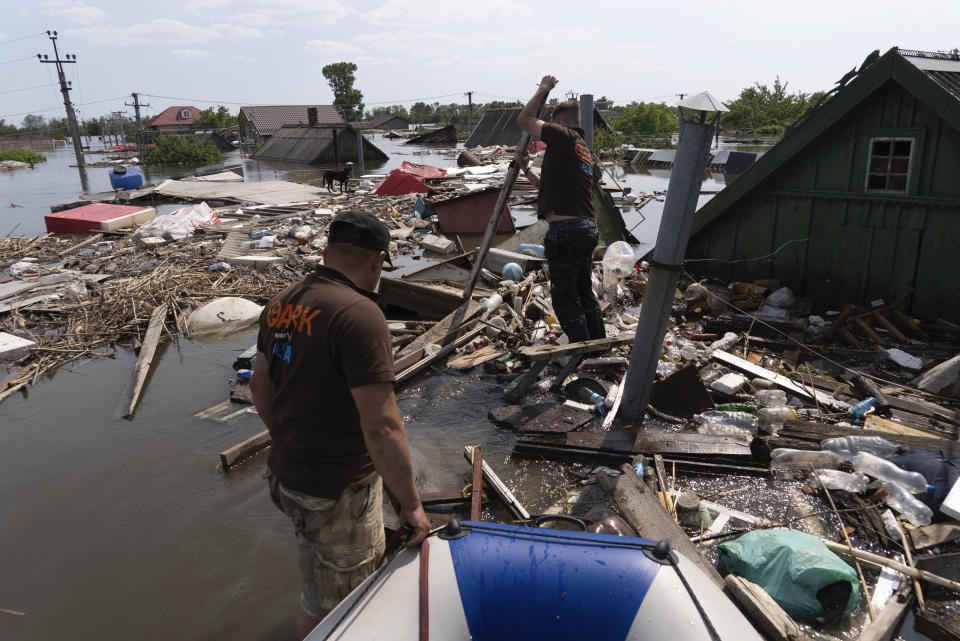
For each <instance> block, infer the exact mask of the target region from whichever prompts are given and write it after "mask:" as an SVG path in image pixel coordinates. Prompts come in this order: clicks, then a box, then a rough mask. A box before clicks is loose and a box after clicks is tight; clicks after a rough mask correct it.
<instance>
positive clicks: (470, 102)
mask: <svg viewBox="0 0 960 641" xmlns="http://www.w3.org/2000/svg"><path fill="white" fill-rule="evenodd" d="M464 95H465V96H466V97H467V129H469V130H470V131H473V92H472V91H468V92H467V93H466V94H464Z"/></svg>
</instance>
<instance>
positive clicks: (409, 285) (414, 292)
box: [380, 278, 460, 320]
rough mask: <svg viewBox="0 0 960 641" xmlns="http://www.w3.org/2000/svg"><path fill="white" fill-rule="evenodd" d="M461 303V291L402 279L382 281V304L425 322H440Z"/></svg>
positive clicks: (385, 279)
mask: <svg viewBox="0 0 960 641" xmlns="http://www.w3.org/2000/svg"><path fill="white" fill-rule="evenodd" d="M459 303H460V290H458V289H454V288H452V287H447V286H446V285H427V284H424V283H415V282H411V281H408V280H404V279H401V278H383V279H381V280H380V304H381V305H383V306H393V307H399V308H401V309H405V310H408V311H411V312H414V313H416V314H417V315H418V316H419V317H420V318H422V319H425V320H440V319H442V318H443V317H444V316H446V315H447V314H449V313H450V312H452V311H453V310H454V309H455V308H456V307H457V305H458V304H459Z"/></svg>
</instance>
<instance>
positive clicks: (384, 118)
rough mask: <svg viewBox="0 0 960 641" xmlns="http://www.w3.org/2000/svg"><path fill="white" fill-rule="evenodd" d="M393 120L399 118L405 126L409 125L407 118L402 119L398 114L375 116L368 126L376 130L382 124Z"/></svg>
mask: <svg viewBox="0 0 960 641" xmlns="http://www.w3.org/2000/svg"><path fill="white" fill-rule="evenodd" d="M394 118H399V119H400V120H402V121H403V122H405V123H406V124H408V125H409V124H410V120H409V119H408V118H404V117H403V116H401V115H400V114H380V115H379V116H377V117H376V118H374V119H373V120H371V121H370V126H371V127H373V128H374V129H376V128H377V127H381V126H383V124H384V123H387V122H390V121H391V120H393V119H394ZM394 128H396V127H394Z"/></svg>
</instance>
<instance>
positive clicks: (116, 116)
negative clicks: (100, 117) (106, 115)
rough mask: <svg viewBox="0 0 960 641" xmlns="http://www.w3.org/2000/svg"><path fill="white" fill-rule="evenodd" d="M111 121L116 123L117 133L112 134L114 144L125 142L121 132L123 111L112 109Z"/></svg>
mask: <svg viewBox="0 0 960 641" xmlns="http://www.w3.org/2000/svg"><path fill="white" fill-rule="evenodd" d="M113 121H114V122H115V123H116V125H117V126H116V131H117V133H116V134H114V143H116V144H118V145H119V144H122V143H125V142H126V136H125V135H124V133H123V112H122V111H114V112H113Z"/></svg>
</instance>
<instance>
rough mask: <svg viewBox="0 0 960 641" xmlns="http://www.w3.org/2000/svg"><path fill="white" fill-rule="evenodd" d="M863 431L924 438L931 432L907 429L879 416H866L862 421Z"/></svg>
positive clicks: (912, 428)
mask: <svg viewBox="0 0 960 641" xmlns="http://www.w3.org/2000/svg"><path fill="white" fill-rule="evenodd" d="M863 429H865V430H875V431H877V432H886V433H888V434H902V435H905V436H920V437H926V436H930V432H931V431H932V430H929V429H928V430H921V429H917V428H915V427H909V426H907V425H904V424H903V423H897V422H895V421H891V420H888V419H885V418H882V417H880V416H874V415H873V414H868V415H867V417H866V419H865V420H864V421H863Z"/></svg>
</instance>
